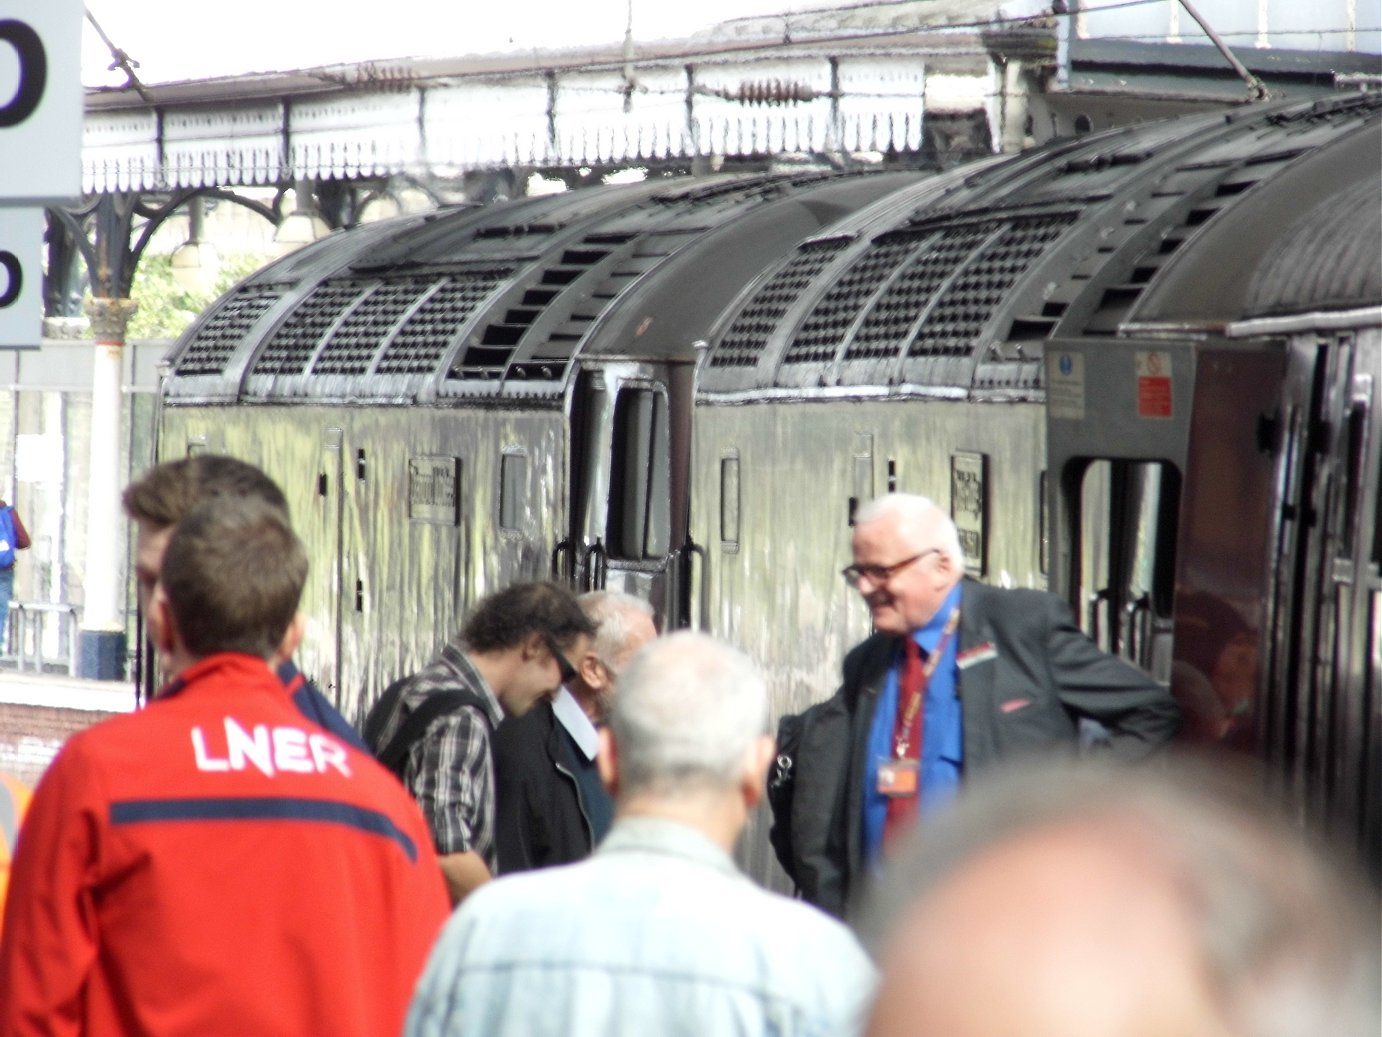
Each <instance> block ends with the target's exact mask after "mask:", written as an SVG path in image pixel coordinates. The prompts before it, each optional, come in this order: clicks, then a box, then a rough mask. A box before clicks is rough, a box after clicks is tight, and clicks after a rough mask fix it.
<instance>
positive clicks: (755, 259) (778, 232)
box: [164, 172, 922, 403]
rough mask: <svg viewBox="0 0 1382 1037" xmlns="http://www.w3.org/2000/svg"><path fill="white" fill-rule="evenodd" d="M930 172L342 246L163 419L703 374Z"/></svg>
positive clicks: (564, 214)
mask: <svg viewBox="0 0 1382 1037" xmlns="http://www.w3.org/2000/svg"><path fill="white" fill-rule="evenodd" d="M921 175H922V174H918V173H905V174H897V173H872V174H855V175H844V176H841V175H836V174H829V173H822V172H804V173H799V174H765V175H755V176H721V177H708V178H702V179H696V180H660V181H651V182H646V183H643V184H639V185H635V186H625V187H605V188H595V189H588V190H581V191H573V192H570V193H567V194H561V195H555V196H547V197H543V198H532V199H523V200H520V201H515V202H509V203H504V204H500V205H494V206H489V207H486V208H470V209H461V210H452V211H447V212H439V213H430V214H427V215H424V216H409V217H401V218H399V219H396V220H388V221H383V222H381V223H377V224H370V225H367V226H364V227H360V228H357V229H352V230H349V231H343V232H338V233H336V234H333V235H330V236H328V237H326V238H324V239H322V240H320V241H318V242H315V243H314V244H312V245H310V246H308V247H307V248H304V249H302V250H300V251H299V252H296V253H294V254H292V255H290V256H288V257H286V258H284V259H282V260H280V261H278V262H276V263H274V264H271V265H270V266H268V267H266V268H264V269H263V270H261V271H259V272H258V273H256V274H254V275H253V276H252V277H250V278H248V279H247V280H245V281H244V282H242V283H241V284H239V285H238V286H236V287H235V288H234V289H232V291H231V292H229V293H228V294H227V295H226V296H224V297H222V298H221V299H220V300H218V301H217V302H216V303H215V304H214V305H213V306H212V307H211V308H210V309H208V310H207V312H206V313H204V314H203V315H202V316H201V318H200V319H199V320H198V321H197V323H196V324H195V325H194V326H193V327H192V328H190V329H189V330H188V332H187V334H186V335H184V336H183V338H182V339H181V340H180V341H179V343H178V345H177V346H176V347H175V349H174V351H173V354H172V356H171V372H170V377H169V378H168V380H167V383H166V385H165V390H164V391H165V395H166V397H167V398H168V399H169V400H170V401H171V402H179V401H182V402H229V401H233V400H244V401H265V402H287V401H294V400H321V401H328V400H331V401H342V400H344V401H392V402H397V403H408V402H414V401H422V402H428V401H435V400H442V399H446V398H448V397H451V398H458V397H459V398H470V399H494V400H499V399H504V398H515V397H518V398H532V397H543V396H546V397H552V398H558V397H560V395H561V393H562V392H563V390H564V387H565V384H566V380H567V376H568V373H569V371H570V368H571V362H572V360H573V358H574V357H575V356H576V355H577V354H578V353H579V352H581V351H582V350H589V351H591V352H595V353H600V354H602V355H621V354H632V353H633V352H635V351H636V352H637V353H638V355H640V356H657V357H662V358H665V359H678V358H680V359H687V360H689V359H692V358H693V357H694V356H695V352H696V345H695V344H696V343H697V342H698V341H700V340H703V339H704V338H705V337H706V336H708V335H709V333H710V330H711V327H712V324H713V322H714V320H715V318H717V317H718V316H719V314H720V313H721V312H722V311H723V310H724V308H725V307H726V306H727V305H729V303H730V301H731V300H732V299H733V298H734V297H735V296H736V295H737V294H738V293H739V292H740V291H741V290H742V288H743V285H744V284H745V283H746V282H747V281H749V280H751V279H752V278H753V277H754V276H755V275H756V274H757V273H758V272H759V271H760V270H761V269H762V268H763V267H764V265H765V264H768V263H770V262H771V260H772V259H773V258H774V257H775V256H776V255H777V254H780V253H781V252H784V251H786V250H789V249H790V248H791V247H792V246H794V245H795V244H796V243H797V242H798V241H800V240H801V239H802V238H804V237H807V236H809V235H811V234H813V233H816V232H818V231H819V230H820V229H821V228H822V227H824V226H826V225H828V224H830V223H833V222H835V221H837V220H838V219H840V218H841V217H842V216H843V215H845V214H847V213H849V212H852V211H854V210H855V209H857V208H858V207H859V206H860V205H864V204H866V203H868V202H870V201H872V200H873V199H875V198H878V197H880V196H882V195H886V194H889V193H891V192H892V191H894V190H895V189H897V188H898V187H900V186H902V185H903V184H904V183H909V182H912V181H915V180H916V179H918V178H919V177H920V176H921Z"/></svg>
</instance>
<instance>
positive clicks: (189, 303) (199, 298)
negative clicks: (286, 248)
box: [125, 254, 272, 339]
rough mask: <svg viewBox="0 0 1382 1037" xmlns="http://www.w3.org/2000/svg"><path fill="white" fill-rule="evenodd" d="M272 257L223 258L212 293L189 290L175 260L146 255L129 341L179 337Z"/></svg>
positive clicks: (134, 293)
mask: <svg viewBox="0 0 1382 1037" xmlns="http://www.w3.org/2000/svg"><path fill="white" fill-rule="evenodd" d="M270 258H272V257H268V256H260V255H250V254H238V255H228V256H222V257H221V272H220V274H219V275H218V276H217V278H216V285H215V287H214V288H212V289H211V290H210V291H209V292H205V293H203V292H196V291H188V290H187V289H186V288H184V287H182V285H180V284H178V282H177V280H176V279H175V278H174V277H173V263H172V257H171V256H168V255H145V256H144V257H143V258H142V259H141V260H140V261H139V268H138V269H137V270H136V271H135V275H134V284H133V286H132V287H131V289H130V295H131V296H132V297H133V298H134V300H135V301H136V302H138V303H139V309H138V310H136V311H135V314H134V317H133V319H131V320H130V326H129V328H128V329H127V330H126V333H125V334H126V336H127V337H128V338H132V339H133V338H140V339H147V338H177V337H178V336H179V335H181V334H182V333H183V332H184V331H186V330H187V327H188V325H190V324H191V323H192V322H193V321H194V320H196V318H197V316H198V314H200V313H201V312H202V311H203V310H204V309H206V308H207V307H208V306H210V305H211V304H212V303H213V302H215V301H216V300H217V299H218V298H220V297H221V296H222V295H224V294H225V293H226V292H227V291H228V290H229V289H230V288H231V287H232V286H233V285H234V284H236V283H237V282H238V281H240V280H242V279H244V278H245V277H248V276H249V275H250V274H252V273H254V271H256V270H258V269H259V268H260V267H261V266H263V265H264V264H265V263H267V262H268V261H269V259H270Z"/></svg>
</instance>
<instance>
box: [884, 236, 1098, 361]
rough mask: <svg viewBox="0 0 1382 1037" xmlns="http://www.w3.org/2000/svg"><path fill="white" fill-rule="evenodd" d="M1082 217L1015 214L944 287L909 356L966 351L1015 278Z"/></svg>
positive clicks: (912, 345) (972, 346) (908, 351)
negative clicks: (1016, 215) (1016, 217)
mask: <svg viewBox="0 0 1382 1037" xmlns="http://www.w3.org/2000/svg"><path fill="white" fill-rule="evenodd" d="M1078 218H1079V213H1077V212H1057V213H1047V214H1044V215H1042V216H1037V217H1031V218H1023V219H1016V220H1014V221H1013V222H1012V223H1011V224H1009V225H1008V227H1007V228H1006V229H1005V230H1004V231H1003V232H1002V233H1001V234H998V235H997V236H995V237H993V238H990V239H988V240H987V241H986V242H985V243H984V244H983V245H981V246H980V248H979V250H978V251H977V253H976V254H975V255H974V257H973V258H972V259H971V261H970V262H968V263H967V264H965V266H964V267H963V269H961V270H960V271H959V272H958V274H957V276H956V277H954V278H953V279H952V280H951V281H950V283H949V284H948V285H947V286H946V287H945V289H944V290H943V291H942V293H941V295H940V296H939V297H938V298H937V299H936V301H935V303H934V304H933V305H932V306H931V310H930V313H929V314H928V315H927V319H926V321H925V322H924V323H923V324H922V326H921V328H920V329H919V330H918V332H917V335H916V338H914V339H913V340H912V344H911V345H910V346H909V347H908V349H907V355H908V356H909V357H915V356H945V355H949V356H961V355H965V354H968V353H970V352H972V351H973V349H974V345H975V340H976V339H977V338H978V336H979V332H980V331H981V330H982V329H983V327H984V325H985V324H987V323H988V321H989V319H990V318H991V317H992V316H993V315H994V314H995V313H997V312H998V311H999V310H1001V309H1002V308H1003V305H1004V303H1005V301H1006V297H1007V294H1008V292H1009V290H1010V289H1011V288H1012V286H1013V284H1014V283H1015V282H1016V281H1017V279H1018V278H1019V277H1021V276H1022V274H1024V273H1025V272H1026V271H1027V269H1028V268H1029V267H1030V266H1031V265H1032V264H1033V263H1034V262H1036V261H1037V260H1038V259H1039V258H1041V256H1042V255H1043V254H1044V253H1045V252H1046V249H1047V248H1048V247H1049V246H1050V245H1051V243H1052V242H1054V241H1055V240H1056V239H1057V238H1059V237H1060V236H1061V235H1062V234H1063V233H1064V232H1065V231H1066V229H1067V228H1069V227H1070V226H1071V225H1072V224H1074V223H1075V221H1076V220H1077V219H1078Z"/></svg>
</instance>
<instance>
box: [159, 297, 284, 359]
mask: <svg viewBox="0 0 1382 1037" xmlns="http://www.w3.org/2000/svg"><path fill="white" fill-rule="evenodd" d="M282 295H283V288H282V286H281V285H275V284H267V285H246V286H245V287H243V288H241V289H240V290H239V291H238V292H236V293H235V294H234V295H232V296H230V297H229V298H228V299H226V300H225V301H224V302H223V303H222V304H221V305H220V306H219V307H217V309H216V312H214V313H213V314H211V316H210V317H209V318H208V319H207V321H206V323H205V324H203V325H202V326H201V327H200V328H198V329H197V332H196V334H195V335H194V337H193V338H191V339H190V340H189V341H188V342H187V344H186V345H185V346H183V348H182V351H181V352H180V353H179V354H178V357H177V360H176V362H175V366H174V369H173V370H174V372H175V373H176V374H177V375H207V374H221V373H223V372H224V371H225V368H226V364H227V363H228V362H229V361H230V358H231V356H232V354H234V352H235V350H236V348H237V347H238V346H239V345H240V343H241V342H242V341H244V338H245V335H246V334H247V333H248V332H249V330H250V328H251V327H253V326H254V323H255V322H256V321H257V320H259V318H260V317H262V316H264V314H265V313H266V312H268V310H269V307H271V306H272V305H273V304H274V303H276V302H277V301H278V300H279V299H280V298H281V297H282Z"/></svg>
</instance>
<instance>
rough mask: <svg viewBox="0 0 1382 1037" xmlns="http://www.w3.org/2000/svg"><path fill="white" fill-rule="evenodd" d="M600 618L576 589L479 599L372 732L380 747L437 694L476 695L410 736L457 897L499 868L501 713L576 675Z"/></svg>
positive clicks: (529, 587) (418, 785)
mask: <svg viewBox="0 0 1382 1037" xmlns="http://www.w3.org/2000/svg"><path fill="white" fill-rule="evenodd" d="M593 633H594V628H593V627H592V625H591V622H590V620H589V619H587V618H586V616H585V614H584V613H583V612H582V611H581V608H580V606H579V605H578V604H577V603H576V599H575V598H574V597H573V596H572V595H571V592H570V591H568V590H566V589H565V588H564V587H560V586H558V585H556V584H554V583H520V584H516V585H514V586H512V587H509V588H507V589H505V590H502V591H499V592H498V593H496V594H492V595H490V596H489V597H488V598H485V599H484V600H483V601H481V602H480V604H479V606H478V607H477V608H476V609H475V611H474V612H473V613H472V614H471V616H470V618H469V620H467V621H466V623H465V625H464V626H463V627H462V628H461V631H460V633H458V634H457V635H456V636H455V637H454V638H452V639H451V640H450V641H449V642H448V643H447V644H446V645H445V646H444V647H443V648H442V650H441V654H440V655H439V656H437V658H436V659H434V660H433V661H432V662H431V663H429V664H428V665H427V666H426V667H425V668H423V669H422V670H420V671H419V672H418V673H416V674H414V675H413V676H412V677H411V678H409V679H408V680H407V682H406V683H405V684H404V685H403V686H402V688H401V691H400V694H399V696H398V700H397V706H396V708H395V710H394V713H393V715H391V716H389V717H388V718H387V720H386V721H385V722H384V723H383V725H382V727H381V729H380V730H379V733H378V736H377V737H376V738H375V740H374V741H375V750H376V752H379V751H381V750H383V749H384V748H385V747H387V746H389V744H390V743H391V742H392V741H393V739H394V736H395V735H396V734H397V733H398V732H399V731H400V730H401V729H402V728H403V725H404V724H405V722H406V721H407V720H408V718H409V717H410V716H412V715H413V714H414V713H416V712H418V711H419V710H420V707H422V705H423V703H424V702H426V701H427V700H428V699H429V698H431V697H432V696H435V695H440V694H444V693H450V692H463V693H465V694H466V695H467V697H468V698H470V700H471V701H469V702H467V703H465V704H463V705H460V706H459V707H458V708H456V709H452V710H450V711H446V712H441V713H439V714H438V715H436V716H434V717H433V718H432V719H430V720H429V721H428V722H427V723H426V726H425V727H424V728H423V730H422V732H421V733H420V735H419V736H418V737H417V738H416V739H415V740H414V741H412V742H411V744H410V745H409V746H408V749H407V755H406V759H405V762H404V766H403V780H404V784H406V785H407V786H408V788H409V790H411V792H412V793H413V796H414V798H416V799H417V801H418V804H419V805H420V806H421V807H422V812H423V815H424V816H425V817H426V818H427V822H428V824H429V825H430V826H431V829H432V836H433V839H434V842H435V845H436V850H437V853H438V855H439V856H440V858H441V867H442V872H443V874H444V875H445V877H446V884H447V887H448V889H449V890H450V891H451V899H452V901H453V902H454V903H460V902H461V900H462V899H464V898H465V896H466V894H468V893H469V892H470V891H471V890H473V889H475V888H476V887H477V886H479V885H481V884H482V883H484V882H486V881H488V880H489V879H490V878H491V877H492V876H493V875H494V873H495V870H496V864H497V859H496V850H495V830H494V809H495V808H494V763H493V757H492V751H491V745H490V736H491V734H492V732H493V729H494V728H495V727H496V726H498V724H499V722H500V721H501V720H502V719H503V717H504V715H505V714H508V715H509V716H522V715H523V714H524V713H527V712H528V711H529V710H530V709H532V708H533V706H535V705H536V704H537V703H539V702H540V701H542V700H543V699H545V698H548V697H550V696H551V695H553V694H554V693H555V692H556V691H557V689H558V688H560V687H561V684H562V682H563V681H568V680H571V679H572V678H573V677H574V676H575V673H576V671H575V668H574V667H573V666H572V665H571V663H570V662H569V659H570V658H571V657H576V658H580V657H581V656H583V655H584V654H585V652H586V648H587V645H588V644H589V640H590V637H591V635H592V634H593Z"/></svg>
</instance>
